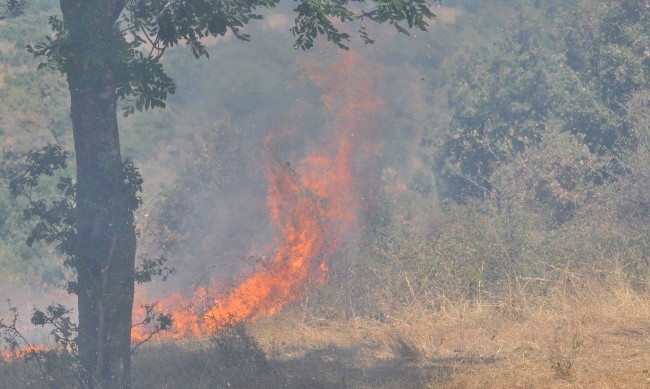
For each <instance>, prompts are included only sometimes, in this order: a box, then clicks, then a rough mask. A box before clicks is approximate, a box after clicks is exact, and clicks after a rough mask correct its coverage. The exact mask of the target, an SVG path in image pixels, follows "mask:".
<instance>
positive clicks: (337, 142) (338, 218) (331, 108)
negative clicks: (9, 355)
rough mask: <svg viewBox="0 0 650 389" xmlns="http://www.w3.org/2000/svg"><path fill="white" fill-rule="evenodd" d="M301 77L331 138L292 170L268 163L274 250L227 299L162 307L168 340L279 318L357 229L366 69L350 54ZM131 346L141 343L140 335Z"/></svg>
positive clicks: (367, 104)
mask: <svg viewBox="0 0 650 389" xmlns="http://www.w3.org/2000/svg"><path fill="white" fill-rule="evenodd" d="M305 69H306V73H307V76H308V78H309V79H310V80H311V81H312V82H314V83H315V84H316V85H318V86H319V87H320V88H322V90H323V97H322V105H323V110H324V112H325V115H326V117H327V118H328V119H331V120H329V121H328V123H329V124H328V126H327V128H326V130H327V131H328V132H329V133H330V134H331V136H330V138H329V141H328V142H327V144H326V145H325V146H324V147H322V148H321V149H320V150H318V151H317V152H314V153H312V154H311V155H308V156H307V157H305V158H304V159H302V160H301V161H299V162H298V163H297V164H295V165H293V164H290V163H288V162H287V163H279V162H278V161H277V160H276V159H274V158H269V161H271V162H268V163H267V166H266V174H267V178H268V191H267V205H268V209H269V214H270V220H271V223H272V227H273V228H274V229H276V230H277V231H278V238H277V249H276V250H275V253H274V255H273V256H272V259H271V260H269V261H267V262H265V263H264V265H263V266H258V268H257V269H256V270H255V272H253V273H252V274H250V275H249V276H248V277H246V278H245V279H243V281H242V282H241V283H240V284H239V285H238V286H236V287H235V288H233V289H232V290H231V291H230V292H229V293H228V294H227V295H225V296H224V295H220V294H219V293H218V292H217V291H216V290H214V289H210V288H199V289H198V290H197V291H196V292H195V293H194V295H193V296H192V297H191V298H190V299H186V298H183V297H182V296H181V295H178V294H177V295H172V296H170V297H168V298H165V299H164V300H163V301H161V302H160V306H161V307H162V308H163V310H165V311H166V312H168V313H172V315H173V318H174V328H175V330H174V334H173V337H182V336H186V335H193V336H205V335H209V334H212V333H214V332H215V331H216V330H217V329H218V328H219V327H220V326H222V325H223V324H224V323H227V322H230V321H239V320H245V319H254V318H256V317H259V316H262V315H273V314H274V313H276V312H278V311H279V310H281V309H282V308H283V307H285V306H286V304H288V303H289V302H291V301H293V300H294V299H296V297H297V296H299V295H300V294H301V293H302V292H303V291H304V290H305V289H306V288H307V287H308V286H309V285H311V284H318V283H322V282H324V281H325V279H326V276H327V272H328V268H329V261H330V260H331V258H332V257H333V255H334V254H335V253H336V252H337V251H338V250H339V249H340V247H341V244H342V240H343V236H344V234H346V233H349V232H351V231H352V230H353V229H354V227H355V225H356V222H357V217H358V213H359V211H360V210H361V209H362V206H363V200H362V194H361V192H360V191H359V188H358V187H357V186H358V185H357V184H358V183H359V180H357V181H355V179H354V177H355V174H354V172H355V161H357V160H358V159H359V158H363V157H364V156H366V155H367V153H368V152H369V150H370V152H372V150H373V147H374V146H373V144H372V139H373V134H372V131H373V130H374V128H375V127H376V126H375V121H376V119H375V118H376V116H377V113H378V112H379V110H380V109H381V108H382V106H383V100H382V99H381V97H380V96H379V93H378V91H377V87H376V86H375V85H373V80H374V79H373V77H372V74H371V73H370V70H369V69H368V66H367V64H365V63H363V61H362V59H361V58H360V57H359V56H358V55H357V54H355V53H351V52H348V53H345V54H342V60H340V61H338V62H337V63H335V64H333V65H331V66H321V67H319V66H317V65H316V64H313V63H310V64H307V65H306V66H305ZM286 133H287V132H286V131H284V132H281V133H280V135H273V134H271V135H268V136H267V137H266V143H267V144H268V145H272V144H273V142H276V141H279V140H281V138H282V137H285V136H287V135H286ZM356 176H359V174H357V175H356ZM133 338H134V340H135V341H137V340H139V339H142V338H143V334H142V332H141V331H140V330H139V328H138V327H136V328H135V329H134V332H133Z"/></svg>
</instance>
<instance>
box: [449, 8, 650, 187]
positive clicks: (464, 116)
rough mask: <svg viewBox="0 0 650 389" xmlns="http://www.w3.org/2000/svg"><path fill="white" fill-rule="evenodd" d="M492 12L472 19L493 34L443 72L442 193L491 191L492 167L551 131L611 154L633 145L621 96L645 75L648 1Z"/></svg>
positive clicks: (639, 85)
mask: <svg viewBox="0 0 650 389" xmlns="http://www.w3.org/2000/svg"><path fill="white" fill-rule="evenodd" d="M503 3H507V1H504V2H503ZM495 8H496V9H497V10H499V9H500V10H501V12H500V13H494V9H495ZM490 10H491V14H490V15H491V16H492V15H493V16H494V17H492V18H491V17H487V18H483V19H484V20H486V21H484V22H481V18H473V20H474V21H476V22H477V23H484V24H483V27H484V29H487V30H488V31H492V32H493V33H494V36H493V37H492V34H488V35H490V36H491V41H489V42H483V44H480V45H478V46H476V47H472V48H471V49H470V50H469V54H465V53H462V54H460V55H458V56H457V58H456V59H455V60H454V61H452V62H451V66H450V71H449V72H448V74H449V76H448V78H449V79H450V80H451V81H450V83H449V103H450V106H451V107H452V113H453V117H452V119H451V122H450V125H449V134H448V137H447V139H446V140H445V142H444V145H443V146H442V150H441V153H440V154H439V155H438V166H437V168H438V169H439V170H440V172H441V173H442V174H441V175H442V177H443V181H444V184H445V185H444V192H445V194H446V195H448V196H452V197H455V198H462V197H464V196H473V197H479V196H483V195H485V194H486V193H489V192H491V191H492V189H493V182H492V179H491V175H492V172H493V171H494V169H495V168H496V167H497V166H498V165H499V164H503V163H509V162H511V161H512V160H513V159H514V158H516V157H517V156H518V155H520V154H521V153H523V152H524V151H525V150H526V149H528V148H530V147H533V146H536V145H538V144H539V143H540V142H541V141H542V139H543V135H544V134H545V133H546V132H547V131H549V129H552V130H555V129H559V130H560V131H561V132H568V133H571V134H574V135H580V139H582V142H584V143H585V144H586V145H588V146H589V150H590V152H592V153H594V154H597V155H600V156H602V155H604V154H610V155H612V156H613V157H614V159H618V158H619V156H620V155H621V153H622V152H624V150H623V149H624V148H625V147H628V146H629V145H630V144H631V143H634V142H630V141H631V140H633V136H634V134H631V133H630V131H629V125H628V124H627V123H626V121H625V120H624V109H623V107H624V105H625V102H626V101H627V100H628V99H629V96H630V95H631V94H632V93H633V92H634V91H635V90H642V89H644V88H647V86H648V82H649V81H650V78H649V77H650V52H649V51H648V49H647V48H648V47H650V46H649V45H650V28H648V23H647V20H648V18H650V8H648V6H647V2H644V1H630V2H626V1H600V0H585V1H581V2H578V3H577V4H576V3H560V2H544V3H540V2H537V1H526V2H518V5H517V6H509V7H505V6H503V4H501V3H497V4H494V5H493V6H492V8H491V9H490ZM503 10H507V12H504V11H503ZM486 11H487V10H485V9H482V10H481V16H485V14H486ZM496 20H500V22H499V23H495V21H496ZM614 165H615V163H614V164H613V166H614ZM611 170H612V172H616V171H617V169H615V168H613V169H611ZM618 170H620V169H618ZM609 174H611V172H604V171H601V172H600V173H598V174H594V175H593V178H594V179H595V180H596V181H602V180H603V178H605V177H607V176H608V175H609Z"/></svg>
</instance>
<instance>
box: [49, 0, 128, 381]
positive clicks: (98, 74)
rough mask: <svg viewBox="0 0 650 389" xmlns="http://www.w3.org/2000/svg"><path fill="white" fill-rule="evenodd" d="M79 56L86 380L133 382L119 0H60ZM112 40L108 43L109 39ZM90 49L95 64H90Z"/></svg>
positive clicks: (75, 105) (77, 131)
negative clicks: (119, 99)
mask: <svg viewBox="0 0 650 389" xmlns="http://www.w3.org/2000/svg"><path fill="white" fill-rule="evenodd" d="M60 3H61V10H62V11H63V20H64V23H65V28H66V32H67V33H68V34H69V36H70V42H75V44H78V45H81V46H82V47H80V48H79V50H78V51H77V53H79V54H78V55H79V59H77V60H75V59H71V60H68V62H67V66H68V68H67V69H65V72H66V75H67V79H68V87H69V90H70V96H71V109H70V111H71V118H72V129H73V136H74V147H75V157H76V164H77V194H76V229H77V237H76V242H75V249H76V251H75V252H76V257H75V258H74V267H75V269H76V272H77V281H78V283H77V290H76V292H77V294H78V309H79V334H78V335H79V337H78V347H79V355H80V362H81V368H82V371H81V380H82V381H83V382H84V384H85V385H87V386H88V387H95V386H97V387H101V388H128V387H130V378H131V377H130V365H131V352H130V343H131V312H132V308H133V293H134V285H133V283H134V267H135V249H136V237H135V227H134V223H133V211H132V209H130V208H129V198H128V196H129V195H128V192H127V191H126V190H125V184H124V172H123V164H122V157H121V153H120V141H119V132H118V126H117V113H116V83H115V81H114V78H113V73H114V69H111V68H110V65H108V64H110V63H111V62H112V60H111V55H114V54H115V53H111V52H110V50H102V48H104V47H105V46H107V42H110V40H111V39H114V37H115V35H114V34H115V30H114V24H115V20H116V18H117V16H118V15H119V13H120V11H121V10H122V8H123V6H124V5H123V1H120V0H82V1H79V0H61V1H60ZM109 46H110V45H109ZM90 56H95V57H97V59H98V62H97V63H98V66H96V67H92V68H89V67H88V66H87V64H88V63H92V61H88V59H89V58H92V57H90Z"/></svg>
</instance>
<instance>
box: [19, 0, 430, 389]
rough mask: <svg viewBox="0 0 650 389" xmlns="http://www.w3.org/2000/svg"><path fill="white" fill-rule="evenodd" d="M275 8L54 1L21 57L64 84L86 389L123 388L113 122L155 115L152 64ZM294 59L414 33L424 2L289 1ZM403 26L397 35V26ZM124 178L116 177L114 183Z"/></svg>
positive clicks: (128, 177) (129, 302)
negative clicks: (355, 39) (380, 28)
mask: <svg viewBox="0 0 650 389" xmlns="http://www.w3.org/2000/svg"><path fill="white" fill-rule="evenodd" d="M278 4H279V0H245V1H236V0H191V1H175V0H60V6H61V11H62V19H60V18H59V17H57V16H52V17H51V18H50V25H51V27H52V30H53V31H54V35H53V37H52V38H50V37H48V38H46V39H47V42H46V43H44V44H38V45H34V46H28V50H30V51H31V52H33V53H34V55H36V56H44V57H45V58H46V62H45V63H44V64H42V65H41V66H49V67H51V68H54V69H57V70H59V71H60V72H61V73H63V74H64V75H65V76H66V77H67V82H68V87H69V91H70V98H71V119H72V129H73V138H74V149H75V158H76V168H77V172H76V185H75V201H74V207H75V208H74V226H73V228H74V231H75V234H74V236H73V238H71V239H72V241H71V243H70V245H71V247H70V250H68V253H70V254H72V255H71V258H70V259H69V262H68V263H69V265H70V266H71V268H72V269H74V270H75V272H76V276H77V282H76V283H74V284H72V285H71V290H73V291H74V292H75V293H76V294H77V296H78V313H79V325H78V331H79V333H78V339H77V342H78V349H79V353H80V360H81V361H80V362H81V380H82V382H83V385H85V386H87V387H93V386H101V387H105V388H106V387H129V386H130V375H131V372H130V355H131V349H130V343H131V338H130V331H131V326H132V319H131V310H132V306H133V292H134V287H133V284H134V280H135V272H134V266H135V250H136V234H135V228H134V220H133V212H134V210H135V209H136V208H137V206H138V205H139V201H138V197H137V196H136V194H135V193H132V189H133V188H137V187H138V186H139V185H138V183H137V182H133V180H138V179H139V177H138V176H137V175H136V174H134V172H133V169H124V167H125V163H124V162H123V160H122V157H121V149H120V139H119V131H118V123H117V110H118V108H122V109H123V112H124V114H125V115H128V114H131V113H133V112H135V111H136V110H148V109H150V108H158V107H161V108H162V107H165V100H166V99H167V96H168V95H169V94H172V93H174V91H175V85H174V82H173V80H172V79H170V78H169V77H168V76H167V75H166V74H165V72H164V70H163V67H162V64H161V62H160V59H161V57H162V56H163V54H164V53H165V51H166V50H167V49H168V48H170V47H173V46H176V45H178V44H179V43H180V42H185V43H186V45H187V46H189V48H190V49H191V51H192V53H193V54H194V56H195V57H197V58H199V57H202V56H206V57H207V56H208V52H207V50H206V48H205V47H204V45H203V44H202V43H201V39H202V38H205V37H209V36H223V35H225V34H226V33H228V32H230V33H231V34H233V35H234V36H235V37H237V38H238V39H241V40H244V41H245V40H248V39H249V38H250V37H249V35H247V34H246V33H244V32H243V30H242V29H243V27H244V26H245V25H246V24H247V23H249V22H250V21H251V20H254V19H261V18H262V15H261V14H260V13H259V12H258V10H260V9H269V8H273V7H275V6H276V5H278ZM293 11H294V13H295V25H294V27H292V28H291V32H292V34H293V35H294V36H295V47H297V48H301V49H309V48H310V47H312V45H313V42H314V39H316V38H317V37H319V36H324V37H325V38H326V39H327V40H328V41H331V42H333V43H334V44H335V45H337V46H338V47H340V48H342V49H347V46H346V42H347V41H348V40H349V39H350V35H349V34H348V33H346V32H344V31H340V30H339V29H338V27H337V26H335V24H334V21H335V20H340V21H342V22H355V23H356V25H357V26H359V28H360V29H359V35H360V37H361V39H362V40H363V41H364V42H366V43H370V42H372V40H371V39H370V37H369V36H368V35H367V33H366V30H365V28H364V27H363V23H364V22H366V21H369V22H377V23H383V22H387V23H390V24H391V25H393V26H394V27H395V28H396V29H397V30H398V31H400V32H403V33H406V32H407V31H406V28H413V27H415V28H419V29H421V30H426V28H427V20H429V19H432V18H433V17H434V15H433V14H432V13H431V11H430V9H429V5H428V4H427V2H425V1H424V0H397V1H388V0H373V1H363V0H356V1H352V2H349V1H347V0H332V1H317V0H297V1H296V5H295V8H294V9H293ZM402 23H404V25H402ZM126 173H128V174H126Z"/></svg>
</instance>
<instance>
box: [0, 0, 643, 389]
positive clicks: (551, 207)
mask: <svg viewBox="0 0 650 389" xmlns="http://www.w3.org/2000/svg"><path fill="white" fill-rule="evenodd" d="M55 5H56V4H54V3H53V2H52V1H47V0H40V1H32V2H30V4H29V5H28V7H27V8H26V9H25V13H24V15H22V16H20V17H18V18H10V19H7V20H5V21H0V101H2V104H0V153H2V160H1V162H0V180H2V181H1V182H2V188H0V236H2V241H1V243H0V269H1V270H2V271H1V272H0V294H2V295H3V296H7V297H10V298H12V299H14V300H15V301H17V302H18V303H19V305H20V308H21V312H23V313H28V312H29V310H30V309H31V308H32V307H34V306H37V305H38V306H42V305H43V304H46V303H49V302H50V301H48V300H49V299H48V298H45V297H43V296H42V295H43V293H42V290H51V289H53V288H55V286H56V284H57V283H58V282H60V281H62V280H63V279H65V277H69V276H70V275H69V274H65V272H64V270H63V267H62V266H61V263H62V260H63V259H62V258H60V257H59V256H58V254H56V252H55V251H54V250H53V249H52V248H51V247H48V246H47V245H38V244H37V245H33V246H32V247H28V246H27V245H26V244H25V239H26V237H27V235H28V233H29V231H30V224H29V222H27V221H26V220H25V219H24V217H23V213H22V209H23V208H24V205H25V204H24V203H23V202H21V199H15V198H13V197H12V196H11V195H10V193H9V191H8V190H6V188H5V186H6V184H5V183H6V182H7V180H8V179H9V178H10V177H11V175H12V174H13V172H14V171H15V170H16V169H19V168H20V166H21V163H23V157H22V155H23V154H24V153H25V152H27V151H28V150H30V149H32V148H35V147H41V146H43V145H45V144H47V143H53V144H61V145H63V146H65V147H66V148H68V150H72V144H71V141H72V139H71V128H70V126H71V124H70V119H69V109H68V105H69V100H68V99H69V97H68V96H67V92H66V84H65V82H64V80H63V78H62V77H61V76H60V75H59V74H57V73H55V72H52V71H36V67H37V65H38V61H37V60H35V59H33V58H31V57H30V55H29V54H28V53H27V52H26V51H25V50H24V47H25V45H26V44H28V43H30V42H35V41H38V40H41V39H42V37H44V36H45V35H47V34H48V33H49V32H48V30H47V17H48V16H49V15H50V14H51V13H53V12H54V9H55V7H54V6H55ZM437 10H438V11H437V14H438V15H439V20H438V21H437V22H436V23H435V25H434V26H433V27H432V28H431V31H430V32H429V33H428V34H422V33H420V32H418V33H417V34H414V36H412V37H410V38H409V37H404V36H399V35H397V34H395V33H393V32H392V31H386V30H383V29H376V30H375V29H373V30H370V31H369V33H370V34H371V36H373V37H376V43H375V44H373V45H368V46H365V45H362V43H361V42H355V43H354V44H353V45H352V46H351V47H352V50H353V51H355V52H358V53H359V54H360V56H361V57H362V58H363V61H364V62H363V64H364V66H366V69H367V72H368V73H369V74H372V80H373V83H374V84H373V85H374V86H375V87H376V90H378V91H380V92H378V93H379V94H380V95H381V98H382V99H383V104H384V105H383V107H382V112H381V113H380V114H377V117H376V118H375V119H376V120H377V122H379V123H381V125H380V126H379V128H377V129H376V132H375V134H374V136H375V138H373V139H372V141H373V142H374V143H372V144H371V145H368V146H367V147H366V148H364V149H362V150H361V151H360V152H359V154H358V155H356V156H355V158H356V159H355V162H356V163H358V164H359V165H363V166H364V169H365V170H360V171H361V172H363V173H364V174H365V175H363V176H361V175H359V176H358V177H357V180H358V181H359V182H361V181H363V183H364V184H365V185H366V187H365V192H364V207H365V208H364V210H363V213H362V216H361V217H360V220H359V221H358V224H359V226H360V228H359V230H358V231H351V232H350V233H349V236H346V237H345V239H344V244H342V245H341V249H340V250H339V251H338V252H337V253H336V255H335V256H334V257H333V258H332V260H331V262H330V264H329V273H328V275H327V277H326V280H325V281H324V282H323V284H322V285H320V286H317V285H314V286H313V287H312V288H310V289H309V290H307V291H305V292H304V293H303V294H301V295H300V296H298V297H297V298H296V300H295V301H294V302H293V303H292V304H291V305H289V306H288V308H286V309H285V310H284V311H282V312H281V313H280V314H278V315H276V316H274V317H270V318H266V317H265V318H261V319H259V320H258V321H255V322H252V323H251V322H247V323H245V325H244V324H241V326H240V325H238V326H234V327H232V328H227V329H225V330H224V331H223V332H221V333H218V334H216V335H214V336H213V337H212V338H211V339H208V340H197V339H193V340H183V341H170V340H165V341H160V342H158V343H152V344H148V345H146V346H145V347H143V348H142V349H141V350H139V351H138V352H137V353H136V354H135V356H134V365H135V368H134V372H135V373H134V374H135V376H134V385H135V386H137V387H179V388H180V387H227V386H229V385H230V384H232V386H234V387H242V388H243V387H295V388H308V387H312V388H340V387H350V388H376V387H385V388H408V387H412V388H434V387H435V388H437V387H449V388H483V387H539V388H545V387H643V386H645V385H647V382H648V380H650V375H649V373H648V367H647V361H648V358H650V349H648V347H647V344H648V342H647V339H648V331H649V328H650V327H648V323H650V294H649V293H648V292H649V287H650V284H649V281H650V257H649V255H650V235H649V233H650V225H649V222H650V192H648V188H649V187H650V88H649V87H650V5H649V4H648V2H647V1H644V0H632V1H623V0H614V1H604V0H603V1H600V0H580V1H569V2H566V1H555V0H553V1H546V2H540V1H534V0H526V1H510V0H498V1H490V2H475V1H461V0H459V1H444V2H443V3H442V7H440V8H437ZM251 30H252V35H253V40H252V41H251V42H249V43H241V42H234V41H232V40H230V39H227V38H224V39H220V40H215V41H211V42H209V43H208V46H209V50H210V52H211V56H210V58H211V59H210V60H209V61H206V60H201V61H194V60H193V59H192V58H189V56H188V55H186V54H187V53H185V52H183V51H182V50H180V51H171V52H170V53H169V54H170V55H169V56H168V57H167V58H166V61H167V62H166V65H167V66H168V69H169V72H170V74H171V75H172V76H173V78H174V79H175V80H177V84H178V88H177V95H175V96H173V97H172V98H171V99H170V100H169V104H168V108H167V109H165V110H157V111H153V112H149V113H142V114H137V115H134V116H131V117H128V118H124V119H123V120H122V122H121V123H120V125H121V126H122V129H123V131H122V134H123V135H122V136H123V142H124V150H125V155H126V156H127V157H129V158H131V159H133V160H134V161H135V163H136V165H137V166H138V167H139V169H140V171H141V172H142V175H143V177H144V180H145V184H144V185H145V190H144V206H143V208H142V209H141V210H140V211H139V212H140V213H139V214H138V216H137V217H138V220H137V224H138V227H139V232H140V242H139V250H140V252H141V253H142V254H143V255H148V256H155V255H159V254H164V255H165V256H167V257H168V258H169V259H170V262H169V264H170V266H174V267H175V268H176V270H177V274H176V276H174V277H172V278H170V280H169V281H168V282H167V283H155V284H154V286H153V287H151V288H149V289H148V290H147V291H146V294H147V296H152V297H155V298H157V297H159V296H165V295H166V294H167V293H168V292H170V291H181V292H182V293H185V294H191V293H192V292H194V291H195V290H196V289H198V288H199V286H202V285H206V284H210V283H212V284H219V285H221V284H223V285H222V286H223V287H224V288H226V287H229V286H232V285H233V284H236V283H237V281H238V280H239V279H240V278H239V277H241V275H242V274H245V273H246V272H247V271H249V270H250V268H251V267H255V266H263V263H262V260H261V258H262V254H265V252H266V251H267V250H268V246H269V244H270V242H273V236H272V233H271V232H269V228H268V225H269V218H270V216H268V214H267V211H266V206H267V192H266V190H267V178H266V175H265V174H266V172H267V169H266V168H265V166H267V165H266V164H267V163H268V161H269V155H271V159H273V158H275V159H276V160H277V161H276V162H280V163H287V166H289V169H290V166H292V165H291V164H290V163H289V162H291V163H295V161H299V160H301V159H302V158H304V157H305V156H306V155H308V154H309V153H310V152H311V151H313V150H314V149H317V147H318V146H319V145H320V144H323V143H326V142H327V139H326V137H325V135H324V133H323V131H322V128H324V127H326V126H327V125H331V123H333V122H336V121H335V120H334V119H333V116H332V115H331V114H330V113H327V112H324V110H323V109H322V105H323V103H322V101H323V99H324V97H323V96H325V95H326V92H327V91H326V90H325V88H323V87H321V86H319V85H317V83H316V82H314V81H313V79H310V78H309V76H308V75H306V73H305V71H306V70H305V69H307V70H309V69H311V67H312V66H316V65H313V64H317V65H318V66H327V65H328V64H331V63H336V61H337V58H339V57H338V54H337V52H336V51H335V50H333V49H332V48H330V47H329V46H326V45H322V46H320V45H319V44H317V45H316V47H314V49H313V50H312V51H310V52H304V53H303V52H296V51H294V50H293V49H292V48H291V37H290V36H289V34H288V32H287V25H286V20H285V19H284V16H283V14H282V13H280V12H277V13H274V14H272V15H269V16H268V17H267V18H266V19H265V20H263V21H260V23H258V24H257V25H255V26H252V27H251ZM312 78H313V77H312ZM354 87H358V86H357V85H356V84H355V85H350V88H354ZM270 131H276V132H279V133H282V134H283V136H285V138H282V139H283V140H282V141H278V142H275V143H272V142H269V141H268V139H267V136H268V134H269V133H270ZM287 134H289V135H290V136H288V135H287ZM286 161H288V162H286ZM73 172H74V166H71V167H69V168H68V169H67V170H66V172H64V174H68V175H70V176H73V175H74V173H73ZM366 181H367V182H366ZM52 182H53V181H52ZM49 184H51V185H48V182H44V183H43V185H41V187H40V192H39V193H37V194H36V195H38V196H40V197H43V198H47V199H52V198H56V196H57V195H58V194H57V192H56V188H54V187H53V186H54V185H53V184H52V183H49ZM258 253H259V254H258ZM260 263H262V264H260ZM16 291H21V292H20V293H16ZM24 291H28V294H27V296H28V297H24V294H23V292H24ZM12 293H13V294H12ZM143 293H145V292H143ZM20 294H23V297H19V295H20ZM0 312H7V310H6V309H4V308H1V307H0ZM224 350H226V351H224ZM16 364H17V363H16V362H15V361H13V362H12V361H2V360H1V359H0V371H1V372H2V374H0V377H3V378H0V386H8V387H20V386H25V383H27V382H29V383H30V384H34V385H41V386H43V387H48V385H50V386H51V385H54V386H53V387H56V385H60V384H61V382H64V383H67V384H70V381H66V380H67V379H69V377H67V378H66V376H65V374H62V375H61V376H60V377H59V376H57V377H56V379H57V380H60V381H55V384H52V383H48V381H47V378H44V377H42V375H41V373H40V372H39V370H38V369H36V368H35V366H34V365H33V362H32V364H25V365H21V366H22V367H21V368H20V369H16V368H15V366H16ZM229 380H230V381H229Z"/></svg>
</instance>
